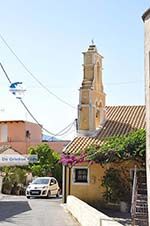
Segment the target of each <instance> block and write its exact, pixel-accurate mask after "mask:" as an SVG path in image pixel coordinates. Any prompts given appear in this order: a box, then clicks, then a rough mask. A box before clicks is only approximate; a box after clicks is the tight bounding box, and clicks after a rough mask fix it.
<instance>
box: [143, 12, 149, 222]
mask: <svg viewBox="0 0 150 226" xmlns="http://www.w3.org/2000/svg"><path fill="white" fill-rule="evenodd" d="M142 19H143V22H144V75H145V104H146V175H147V202H148V221H149V224H148V225H150V8H149V9H148V10H147V11H146V12H145V13H144V14H143V16H142Z"/></svg>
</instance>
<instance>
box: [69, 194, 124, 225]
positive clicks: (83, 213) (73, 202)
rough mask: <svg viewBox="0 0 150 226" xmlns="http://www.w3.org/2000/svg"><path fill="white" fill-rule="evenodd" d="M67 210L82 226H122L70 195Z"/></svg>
mask: <svg viewBox="0 0 150 226" xmlns="http://www.w3.org/2000/svg"><path fill="white" fill-rule="evenodd" d="M67 209H68V210H69V211H70V212H71V214H72V215H73V216H74V217H75V218H76V219H77V220H78V222H79V223H80V224H81V225H82V226H122V224H120V223H118V222H116V221H114V220H113V219H112V218H110V217H108V216H107V215H105V214H103V213H101V212H99V211H98V210H96V209H94V208H93V207H91V206H89V205H88V204H86V203H85V202H83V201H81V200H80V199H78V198H76V197H74V196H72V195H70V196H68V197H67Z"/></svg>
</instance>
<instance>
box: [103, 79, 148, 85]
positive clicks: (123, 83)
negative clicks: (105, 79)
mask: <svg viewBox="0 0 150 226" xmlns="http://www.w3.org/2000/svg"><path fill="white" fill-rule="evenodd" d="M141 82H144V80H136V81H126V82H112V83H105V84H106V85H128V84H135V83H141Z"/></svg>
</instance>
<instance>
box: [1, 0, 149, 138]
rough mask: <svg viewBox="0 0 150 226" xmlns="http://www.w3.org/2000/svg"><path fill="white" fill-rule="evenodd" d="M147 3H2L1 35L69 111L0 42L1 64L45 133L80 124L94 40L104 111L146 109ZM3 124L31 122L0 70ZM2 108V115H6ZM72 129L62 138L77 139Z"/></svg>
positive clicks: (101, 0)
mask: <svg viewBox="0 0 150 226" xmlns="http://www.w3.org/2000/svg"><path fill="white" fill-rule="evenodd" d="M149 7H150V4H149V0H142V1H139V0H132V1H123V0H118V1H115V0H107V1H106V0H93V1H91V2H90V1H87V0H82V1H79V0H76V1H69V0H59V1H51V0H39V1H35V0H31V1H29V0H28V1H25V0H21V1H19V0H13V1H10V0H5V1H2V2H1V14H0V27H1V30H0V33H1V35H2V36H3V37H4V38H5V40H6V41H7V43H8V44H9V45H10V47H11V48H12V49H13V50H14V51H15V53H16V54H17V56H18V57H19V58H20V59H21V60H22V61H23V63H24V64H25V65H26V66H27V67H28V68H29V70H30V71H31V72H32V73H33V74H34V75H35V76H36V77H37V78H38V79H39V80H40V81H41V82H42V83H43V84H45V85H46V86H47V88H48V89H49V90H51V91H52V92H53V93H55V94H56V95H57V96H59V97H61V98H62V99H63V100H65V101H67V102H69V103H70V104H71V105H73V106H74V107H75V108H71V107H69V106H67V105H65V104H63V103H61V102H60V101H59V100H57V99H56V98H55V97H54V96H52V95H50V94H48V93H47V92H46V91H45V90H44V89H42V88H41V87H40V86H39V84H38V83H36V81H35V80H34V79H33V78H32V77H31V76H30V75H29V74H28V73H27V72H26V71H25V70H24V68H23V67H22V66H21V65H20V64H19V62H18V61H17V60H16V58H15V57H14V56H13V54H12V53H11V52H10V51H9V49H8V48H7V47H6V45H5V44H4V42H3V41H2V40H0V53H1V54H0V61H1V62H2V64H3V66H4V67H5V69H6V71H7V73H8V74H9V76H10V78H11V80H12V81H13V82H15V81H22V82H23V84H24V86H25V87H26V89H27V91H26V93H25V96H24V98H23V100H24V102H25V103H26V105H27V106H28V107H29V109H30V111H31V112H32V113H33V115H34V116H35V117H36V118H37V120H38V121H39V122H40V123H41V124H43V126H44V127H45V128H47V129H48V130H50V131H51V132H53V133H57V132H59V131H60V130H62V129H63V128H64V127H66V126H67V125H68V124H70V123H71V122H73V120H74V119H75V118H76V117H77V110H76V106H77V104H78V99H79V91H78V90H79V88H80V86H81V82H82V77H83V75H82V52H83V51H85V50H87V48H88V45H89V44H90V41H91V39H94V42H95V43H96V45H97V49H98V51H99V52H100V54H102V55H103V56H104V60H103V68H104V70H103V82H104V89H105V93H106V94H107V99H106V104H107V105H141V104H144V44H143V43H144V31H143V22H142V20H141V16H142V14H143V13H144V11H145V10H146V9H147V8H149ZM0 76H1V79H0V87H1V92H0V109H1V111H0V118H1V120H3V119H5V120H10V119H11V120H13V119H23V120H26V119H27V120H29V121H33V120H32V119H31V118H30V116H29V115H28V114H27V113H26V111H25V110H24V108H23V107H22V105H21V104H20V102H19V101H18V100H17V99H16V98H15V97H14V96H13V95H12V94H11V93H10V92H9V84H8V81H7V80H6V78H5V76H4V74H3V73H2V71H0ZM3 109H4V111H3ZM73 135H75V130H74V129H72V132H70V134H66V136H64V137H63V138H64V139H66V138H72V136H73Z"/></svg>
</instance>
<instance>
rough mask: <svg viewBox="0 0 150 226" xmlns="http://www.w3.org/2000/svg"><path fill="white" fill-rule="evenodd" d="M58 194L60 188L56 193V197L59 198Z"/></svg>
mask: <svg viewBox="0 0 150 226" xmlns="http://www.w3.org/2000/svg"><path fill="white" fill-rule="evenodd" d="M59 196H60V190H58V192H57V194H56V197H57V198H59Z"/></svg>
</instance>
